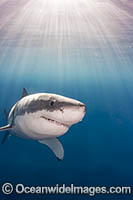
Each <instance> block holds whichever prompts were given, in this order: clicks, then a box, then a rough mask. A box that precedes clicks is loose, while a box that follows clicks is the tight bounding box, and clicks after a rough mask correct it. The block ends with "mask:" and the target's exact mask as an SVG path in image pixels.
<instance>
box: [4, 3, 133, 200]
mask: <svg viewBox="0 0 133 200" xmlns="http://www.w3.org/2000/svg"><path fill="white" fill-rule="evenodd" d="M95 1H96V0H95ZM95 1H94V2H93V4H94V3H95ZM97 1H98V0H97ZM13 2H15V0H14V1H13ZM20 2H21V6H23V5H25V4H26V3H25V2H26V1H22V0H21V1H20ZM22 2H23V4H22ZM77 2H78V1H77ZM85 2H90V1H85ZM99 2H101V3H102V1H99ZM109 2H114V1H109ZM103 3H104V1H103ZM126 3H127V4H125V5H124V4H123V3H121V4H118V5H115V4H113V3H110V4H109V5H110V7H109V5H108V4H107V6H105V7H103V9H104V10H103V11H104V12H103V13H101V14H100V13H99V16H97V15H98V14H97V15H96V17H94V16H93V13H94V15H95V14H96V13H97V12H100V11H101V10H100V9H101V8H102V7H98V11H97V12H96V10H94V12H92V13H91V9H90V10H89V7H88V8H87V7H86V5H82V6H83V8H82V7H81V5H78V6H79V8H80V9H81V10H79V11H80V14H81V16H80V17H81V19H82V20H81V21H80V22H79V21H78V20H79V18H78V20H77V21H76V16H78V17H79V15H78V14H77V13H76V11H77V10H76V9H75V13H74V14H73V17H74V21H72V24H70V25H71V26H70V27H68V29H67V28H66V30H65V31H64V35H63V36H61V35H60V32H58V31H59V30H58V28H57V27H56V28H57V30H58V31H57V30H56V31H57V32H56V33H54V32H53V33H49V34H48V35H45V36H44V38H45V39H44V38H40V36H39V35H27V37H26V36H25V37H24V39H25V40H23V38H22V36H23V34H25V32H22V33H21V35H19V34H18V35H17V34H16V35H15V37H13V36H12V35H11V31H13V30H14V29H13V30H12V29H10V28H11V27H12V24H13V23H14V24H15V23H17V20H16V19H18V21H19V20H20V19H21V18H19V13H20V14H21V12H18V13H17V14H16V13H15V14H16V15H15V14H14V16H15V17H14V18H13V20H14V21H13V22H10V23H9V24H8V23H7V24H6V19H7V18H4V17H5V16H8V14H5V13H6V9H7V12H8V13H9V14H10V13H12V12H11V11H12V9H14V10H15V6H16V5H17V2H15V3H14V4H13V3H12V4H11V5H8V1H5V4H3V7H4V9H5V12H4V11H3V12H2V14H1V16H3V18H1V19H3V21H4V20H5V24H6V26H7V30H8V31H7V32H6V31H5V27H4V28H2V25H0V38H1V42H0V44H1V46H0V125H1V126H2V125H4V124H5V123H6V122H5V117H4V112H3V111H4V109H7V110H8V111H9V110H10V109H11V107H12V106H13V105H14V104H15V103H16V101H17V100H19V98H20V96H21V93H22V88H23V87H26V88H27V89H28V91H29V93H36V92H50V93H57V94H61V95H64V96H68V97H72V98H74V99H78V100H80V101H82V102H84V103H85V104H86V106H87V114H86V116H85V118H84V120H83V121H82V122H81V123H79V124H76V125H74V126H73V127H72V128H71V129H70V130H69V132H68V133H67V134H66V135H64V136H62V137H60V140H61V141H62V144H63V146H64V150H65V157H64V160H63V161H62V162H58V161H57V160H56V158H55V157H54V155H53V153H52V152H51V151H50V150H49V149H48V148H47V147H46V146H44V145H42V144H39V143H38V142H34V141H28V140H23V139H20V138H17V137H13V136H12V137H10V138H9V140H8V141H7V142H6V143H5V144H4V145H0V184H1V185H2V184H3V183H5V182H10V183H13V184H14V185H15V184H17V183H23V184H24V185H31V186H32V185H34V186H38V185H39V186H45V185H48V186H54V185H55V184H57V183H58V184H59V185H62V184H63V183H65V184H66V185H68V186H69V185H70V184H71V183H74V184H75V185H77V186H80V185H83V186H85V185H87V186H112V185H114V186H119V185H120V186H133V68H132V67H133V66H132V63H133V52H132V41H133V37H132V35H133V34H132V33H133V28H132V27H133V26H132V25H133V24H132V21H131V10H130V9H131V7H130V4H131V1H127V2H126ZM128 4H129V5H128ZM5 5H6V6H5ZM7 5H8V6H7ZM105 5H106V4H105ZM21 6H20V7H19V8H18V9H21ZM91 6H92V8H93V6H95V4H94V5H91V4H90V7H91ZM99 6H100V4H99ZM102 6H103V4H102ZM3 7H2V6H1V5H0V9H1V10H3ZM22 8H23V7H22ZM82 9H83V13H82V12H81V11H82ZM84 9H88V11H87V10H85V12H84ZM94 9H96V8H94ZM111 9H112V10H111ZM14 10H13V11H14ZM66 10H69V8H67V9H66ZM9 11H10V12H9ZM92 11H93V10H92ZM105 11H107V13H106V12H105ZM72 13H73V12H72ZM72 13H71V10H70V13H69V14H70V15H71V14H72ZM17 15H18V18H17V17H16V16H17ZM106 15H107V17H106ZM27 16H28V17H27V18H26V19H29V18H30V17H29V15H27ZM66 16H67V15H66ZM100 16H101V18H100ZM9 18H10V16H9ZM61 19H62V18H61ZM72 19H73V18H72ZM72 19H69V20H70V21H69V20H68V19H67V17H66V18H65V17H64V19H63V20H64V22H69V23H70V22H71V20H72ZM103 19H105V20H104V21H103ZM15 20H16V21H15ZM67 20H68V21H67ZM25 21H26V20H25ZM77 22H79V23H77ZM103 22H104V23H103ZM19 23H20V24H21V23H22V22H21V20H20V22H19ZM32 23H33V21H32ZM51 23H52V22H51ZM25 24H26V23H25ZM32 25H34V24H32ZM25 26H26V25H25ZM36 26H37V24H36ZM53 26H54V22H53ZM64 26H65V27H67V26H66V25H64ZM59 27H60V26H59ZM73 27H74V30H73V29H71V28H73ZM79 27H81V28H79ZM33 28H34V27H33ZM53 29H54V28H53ZM68 30H69V31H68ZM15 31H16V32H17V31H19V29H18V27H17V28H16V30H15ZM33 31H34V30H33ZM67 31H68V32H67ZM78 31H79V32H78ZM20 32H21V29H20ZM67 33H69V34H68V35H67ZM13 34H15V32H13ZM28 34H29V33H28ZM61 37H62V41H61V43H59V41H57V38H61ZM32 39H33V40H32ZM43 39H44V40H43ZM69 39H70V40H69ZM41 40H43V42H42V43H40V41H41ZM53 42H55V43H53ZM37 44H38V46H37ZM43 45H44V46H43ZM52 45H53V46H52ZM59 45H60V46H59ZM3 134H4V133H3V132H1V133H0V140H2V137H3ZM53 198H54V199H61V200H62V199H89V197H88V196H87V195H84V196H81V195H79V196H74V195H66V196H65V195H62V196H56V195H53V196H46V197H45V196H43V195H42V196H41V195H21V196H16V195H15V194H12V195H10V196H5V195H2V194H0V199H1V200H3V199H10V200H14V199H17V200H21V199H26V200H27V199H35V200H37V199H47V200H48V199H53ZM95 199H96V200H99V199H100V200H101V199H102V200H104V199H106V200H107V199H111V200H112V199H124V200H125V199H127V200H129V199H133V196H132V195H131V196H126V195H123V196H119V195H114V196H101V195H97V196H96V197H95Z"/></svg>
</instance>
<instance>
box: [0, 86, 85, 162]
mask: <svg viewBox="0 0 133 200" xmlns="http://www.w3.org/2000/svg"><path fill="white" fill-rule="evenodd" d="M85 113H86V106H85V104H83V103H82V102H80V101H77V100H74V99H71V98H67V97H64V96H61V95H57V94H51V93H37V94H31V95H30V94H28V92H27V90H26V89H25V88H24V89H23V93H22V98H21V99H20V100H19V101H18V102H17V103H16V104H15V105H14V106H13V107H12V109H11V111H10V113H9V115H8V119H7V125H6V126H4V127H1V128H0V131H6V136H5V137H4V139H3V141H4V142H5V140H6V138H7V137H8V133H7V131H11V134H12V135H16V136H18V137H21V138H25V139H32V140H37V141H39V142H40V143H42V144H45V145H47V146H48V147H49V148H50V149H51V150H52V151H53V153H54V154H55V156H56V157H57V158H58V159H59V160H62V159H63V157H64V149H63V146H62V144H61V143H60V141H59V139H58V137H59V136H61V135H63V134H65V133H66V132H67V131H68V130H69V128H70V127H71V126H72V125H73V124H76V123H78V122H80V121H82V119H83V118H84V116H85Z"/></svg>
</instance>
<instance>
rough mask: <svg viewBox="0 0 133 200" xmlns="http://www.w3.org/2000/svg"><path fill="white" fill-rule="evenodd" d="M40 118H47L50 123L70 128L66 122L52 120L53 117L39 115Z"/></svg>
mask: <svg viewBox="0 0 133 200" xmlns="http://www.w3.org/2000/svg"><path fill="white" fill-rule="evenodd" d="M40 118H43V119H44V120H47V121H48V122H49V123H51V124H55V125H57V126H64V127H66V128H70V126H69V125H68V124H64V123H62V122H59V121H56V120H53V119H49V118H47V117H44V116H41V117H40Z"/></svg>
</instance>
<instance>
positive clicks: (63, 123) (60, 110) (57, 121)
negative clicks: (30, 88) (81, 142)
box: [17, 93, 86, 136]
mask: <svg viewBox="0 0 133 200" xmlns="http://www.w3.org/2000/svg"><path fill="white" fill-rule="evenodd" d="M17 107H18V110H17V112H18V115H27V117H31V121H30V122H25V123H29V124H30V126H31V124H32V129H34V130H35V131H36V132H37V129H38V132H42V134H43V133H44V132H45V133H47V134H48V135H51V136H53V135H56V134H58V136H59V135H62V134H64V133H65V132H67V131H68V129H69V128H70V127H71V126H72V125H73V124H76V123H78V122H79V121H81V120H82V119H83V117H84V116H85V113H86V106H85V104H83V103H81V102H80V101H77V100H74V99H70V98H67V97H64V96H60V95H56V94H49V93H39V94H33V95H29V96H27V97H24V98H23V99H22V100H20V102H19V103H18V105H17ZM27 119H29V118H27ZM27 121H28V120H27ZM25 126H28V124H27V125H26V124H25Z"/></svg>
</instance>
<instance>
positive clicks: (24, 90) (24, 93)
mask: <svg viewBox="0 0 133 200" xmlns="http://www.w3.org/2000/svg"><path fill="white" fill-rule="evenodd" d="M28 95H29V94H28V92H27V90H26V89H25V88H23V93H22V96H21V98H23V97H26V96H28Z"/></svg>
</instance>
